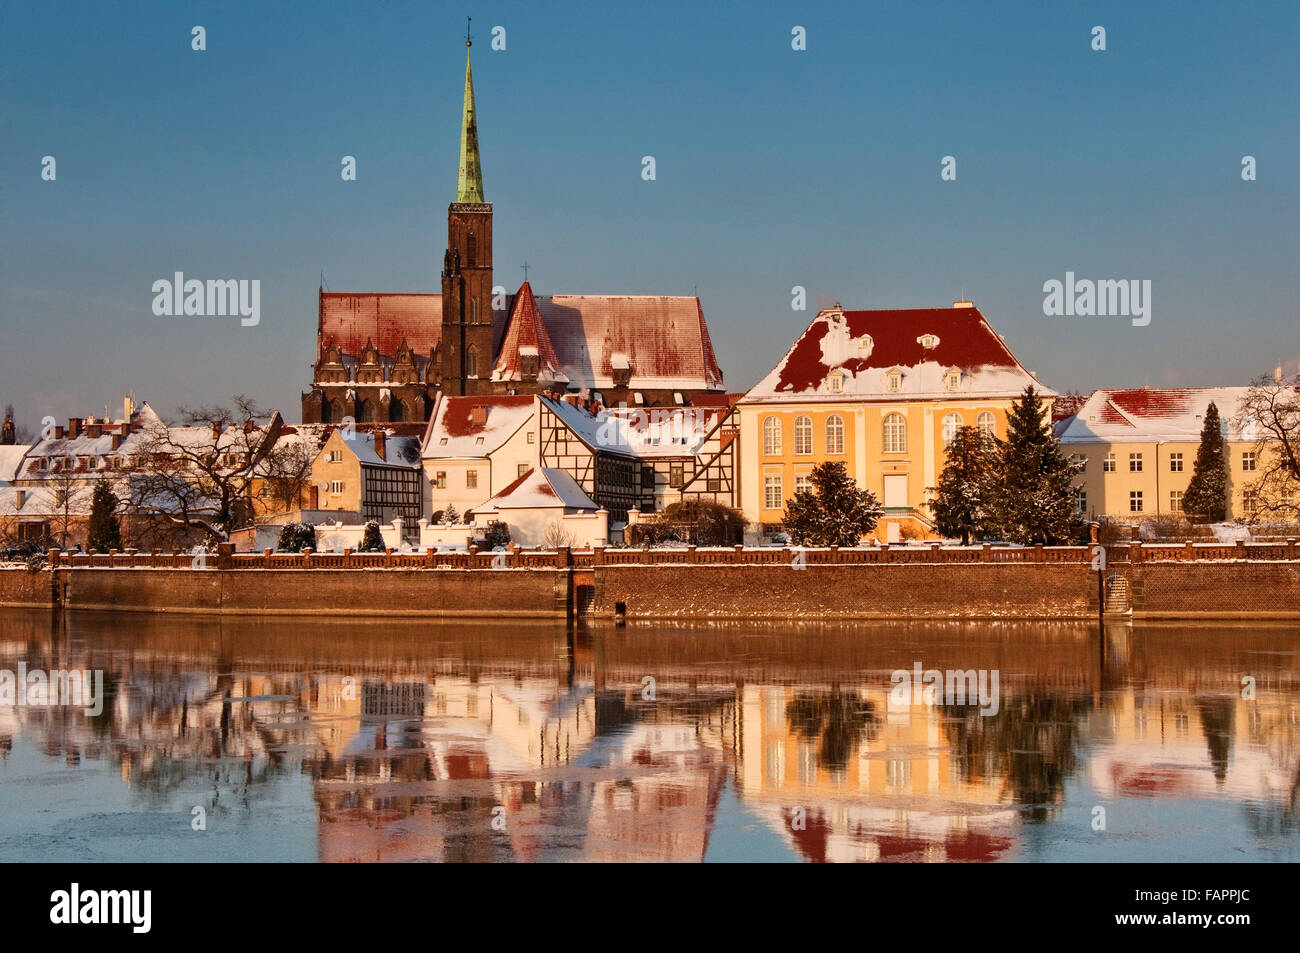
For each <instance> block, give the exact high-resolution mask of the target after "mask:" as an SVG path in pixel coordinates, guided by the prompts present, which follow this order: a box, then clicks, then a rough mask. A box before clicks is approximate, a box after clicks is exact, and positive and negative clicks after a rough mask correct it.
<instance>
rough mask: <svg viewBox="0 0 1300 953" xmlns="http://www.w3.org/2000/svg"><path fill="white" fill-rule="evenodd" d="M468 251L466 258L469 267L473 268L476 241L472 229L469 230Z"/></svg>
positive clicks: (476, 247)
mask: <svg viewBox="0 0 1300 953" xmlns="http://www.w3.org/2000/svg"><path fill="white" fill-rule="evenodd" d="M468 250H469V254H468V255H467V256H466V257H467V259H468V261H469V267H470V268H473V267H474V258H475V255H476V254H477V251H478V241H477V240H476V239H475V237H474V229H472V228H471V229H470V230H469V242H468Z"/></svg>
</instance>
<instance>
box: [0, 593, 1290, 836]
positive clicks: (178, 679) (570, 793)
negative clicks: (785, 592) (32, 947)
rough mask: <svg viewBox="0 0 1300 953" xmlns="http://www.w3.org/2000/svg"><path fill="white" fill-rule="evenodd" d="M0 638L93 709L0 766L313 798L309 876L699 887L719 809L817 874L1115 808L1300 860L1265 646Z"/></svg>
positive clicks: (154, 627)
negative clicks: (941, 682)
mask: <svg viewBox="0 0 1300 953" xmlns="http://www.w3.org/2000/svg"><path fill="white" fill-rule="evenodd" d="M4 618H5V622H6V628H5V633H6V635H5V639H4V641H3V642H0V668H6V669H9V670H16V668H17V666H18V663H19V662H26V664H27V666H28V668H29V669H38V668H39V669H43V670H47V671H49V670H55V669H61V668H62V669H72V668H87V669H94V668H102V669H103V670H104V671H105V689H106V691H105V695H106V701H105V707H104V711H103V713H102V715H100V716H99V717H89V716H87V715H85V714H84V713H82V712H81V711H80V710H79V709H66V708H40V707H29V706H23V705H0V756H3V757H8V752H10V751H11V750H12V749H13V747H14V744H15V740H16V739H19V738H22V739H24V740H26V741H27V742H28V743H30V744H32V745H34V746H36V747H37V748H38V749H39V750H40V751H42V752H43V753H44V755H45V756H46V757H48V758H52V759H53V758H57V759H61V760H63V761H64V762H65V763H66V764H68V765H73V766H85V765H86V764H87V763H90V762H96V763H104V764H108V765H112V766H113V769H114V771H115V773H116V774H118V775H119V776H120V778H121V782H122V783H123V784H124V785H126V786H128V787H129V788H130V789H131V791H132V792H134V793H135V794H136V795H137V796H138V797H139V798H140V799H141V800H142V801H143V802H144V803H146V804H149V805H159V804H163V803H168V801H169V799H171V798H175V797H178V796H180V794H181V793H182V792H183V793H185V794H186V795H187V796H189V795H192V794H193V792H196V791H202V792H203V797H204V798H205V801H204V802H203V803H206V804H207V805H208V806H209V807H210V808H211V809H212V810H215V811H217V812H218V813H221V812H238V811H256V810H258V808H259V804H261V803H264V802H265V801H267V800H268V799H269V798H270V797H271V794H270V792H271V790H272V789H273V788H274V787H275V785H276V784H277V783H280V782H283V781H285V780H286V779H289V778H294V777H306V778H308V779H309V780H310V784H311V790H312V795H311V796H312V798H313V799H314V802H315V816H316V838H317V845H318V852H319V857H320V859H321V860H324V861H336V862H361V861H376V860H380V861H480V862H491V861H564V860H598V861H699V860H702V859H705V858H706V857H708V856H710V844H711V841H712V840H713V839H714V838H715V836H716V835H717V831H718V827H719V812H720V810H722V808H721V807H720V805H721V804H722V799H723V797H724V795H725V794H726V793H727V792H728V791H730V792H731V795H732V796H734V802H735V804H737V805H738V807H732V808H729V810H732V811H738V812H739V815H740V816H741V817H745V818H748V819H749V820H748V821H746V822H745V823H750V822H752V824H753V825H756V826H758V827H762V828H765V829H766V830H767V831H768V832H770V834H771V835H773V836H775V837H776V838H777V839H778V840H779V842H780V843H781V844H783V845H784V849H785V850H786V851H787V852H788V853H789V854H790V855H791V856H794V857H798V858H802V859H806V860H810V861H817V862H821V861H893V860H905V861H992V860H999V859H1014V858H1016V856H1017V853H1018V851H1020V850H1021V849H1022V847H1023V844H1024V841H1025V838H1026V836H1027V832H1028V830H1029V829H1030V828H1032V827H1033V826H1035V825H1044V824H1065V823H1086V820H1084V821H1079V820H1078V818H1077V817H1076V818H1075V819H1074V820H1073V821H1070V820H1068V816H1069V815H1068V812H1069V810H1070V809H1071V808H1080V807H1081V806H1082V807H1083V808H1086V807H1089V806H1091V805H1092V804H1097V803H1100V804H1109V803H1116V802H1121V801H1123V800H1125V799H1134V798H1145V799H1150V798H1168V799H1190V800H1200V799H1222V800H1230V801H1234V802H1237V803H1238V804H1240V806H1241V810H1242V811H1243V812H1244V813H1245V815H1246V819H1247V823H1248V824H1249V825H1250V826H1251V828H1252V829H1254V830H1256V831H1258V832H1260V834H1261V835H1287V836H1290V835H1292V834H1294V833H1295V830H1296V825H1295V822H1294V817H1295V807H1296V798H1297V791H1300V663H1298V662H1297V659H1296V656H1294V655H1293V654H1291V652H1290V649H1289V648H1288V647H1287V646H1288V644H1289V643H1288V639H1289V633H1287V632H1286V631H1284V630H1282V629H1277V630H1269V629H1266V628H1261V627H1259V626H1254V627H1251V628H1243V629H1240V630H1236V629H1225V628H1217V629H1215V630H1213V631H1211V630H1208V629H1198V628H1189V627H1186V626H1143V627H1140V628H1134V627H1132V626H1116V627H1108V628H1107V629H1106V630H1105V631H1104V632H1097V631H1096V629H1095V628H1090V627H1088V626H1082V625H1064V624H1062V625H1050V626H1041V625H1040V626H1026V625H1021V626H1017V625H1016V624H1009V623H1008V624H997V625H993V624H979V625H977V624H963V625H956V624H954V625H932V626H891V627H888V628H887V629H886V628H882V627H873V628H866V629H864V628H857V629H855V628H853V627H850V626H838V627H835V626H828V627H808V628H793V629H791V628H785V629H781V628H771V627H769V628H759V627H744V626H739V625H733V626H725V625H724V626H710V627H690V626H681V627H666V626H659V627H654V628H648V627H647V628H638V627H633V628H629V629H627V630H621V629H604V630H595V631H587V630H582V631H576V632H574V631H568V632H566V631H564V630H556V629H554V628H552V627H549V626H541V625H539V626H536V627H533V628H527V627H523V628H521V627H514V628H512V629H509V630H505V629H500V628H494V627H491V626H478V627H468V626H459V627H457V626H446V625H436V626H432V627H431V626H429V625H428V624H424V623H418V624H417V623H401V622H398V623H392V624H388V625H359V624H349V623H345V622H339V621H336V620H330V621H319V620H298V621H293V622H285V621H279V622H277V623H274V624H270V623H264V622H255V621H251V620H241V621H235V620H230V619H196V620H185V621H183V622H177V621H175V620H168V619H160V618H157V617H151V616H141V617H130V618H131V620H132V624H130V625H124V624H123V619H124V617H122V616H107V615H97V614H94V613H78V614H70V615H65V616H61V617H60V616H53V617H52V616H50V615H48V614H42V613H26V612H12V611H8V610H6V612H5V615H4ZM881 636H886V637H884V638H882V637H881ZM914 662H921V663H923V664H924V665H925V667H926V668H936V669H940V670H943V669H949V668H961V669H996V670H997V671H999V672H1000V673H1001V682H1000V687H1001V693H1000V698H999V705H998V708H997V711H996V712H995V713H992V714H989V713H984V712H981V710H980V709H979V707H977V706H975V705H966V704H947V703H945V700H944V699H942V698H940V699H937V700H933V701H931V702H926V701H924V700H922V699H919V698H918V699H914V700H913V701H912V702H910V703H909V704H907V705H899V704H897V703H896V702H895V701H891V698H890V687H891V682H890V673H891V672H892V671H893V670H894V669H898V668H901V669H910V668H911V667H912V665H913V663H914ZM1247 677H1249V678H1250V679H1253V686H1254V697H1243V691H1242V687H1243V679H1244V678H1247ZM647 680H649V681H647ZM647 685H649V686H650V687H649V688H647ZM1071 792H1073V793H1071ZM1081 792H1082V793H1081ZM1072 798H1073V801H1072ZM1080 798H1082V799H1084V800H1086V801H1087V804H1086V805H1082V804H1081V801H1080Z"/></svg>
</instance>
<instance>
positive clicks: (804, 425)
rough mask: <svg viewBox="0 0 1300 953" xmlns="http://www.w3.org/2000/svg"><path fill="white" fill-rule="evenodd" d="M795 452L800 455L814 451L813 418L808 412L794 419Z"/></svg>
mask: <svg viewBox="0 0 1300 953" xmlns="http://www.w3.org/2000/svg"><path fill="white" fill-rule="evenodd" d="M794 452H795V453H797V454H800V455H803V454H809V453H812V418H811V417H809V416H808V415H807V414H800V415H799V416H798V417H796V418H795V419H794Z"/></svg>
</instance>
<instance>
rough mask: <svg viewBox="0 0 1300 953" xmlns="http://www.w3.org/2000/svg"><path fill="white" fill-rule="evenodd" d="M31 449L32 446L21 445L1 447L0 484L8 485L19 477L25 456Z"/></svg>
mask: <svg viewBox="0 0 1300 953" xmlns="http://www.w3.org/2000/svg"><path fill="white" fill-rule="evenodd" d="M30 449H31V447H30V446H28V445H27V444H21V443H20V444H11V445H7V446H0V483H8V482H9V481H10V480H12V479H13V478H14V476H16V475H17V473H18V467H19V466H20V465H21V464H22V462H23V455H24V454H26V453H27V451H28V450H30Z"/></svg>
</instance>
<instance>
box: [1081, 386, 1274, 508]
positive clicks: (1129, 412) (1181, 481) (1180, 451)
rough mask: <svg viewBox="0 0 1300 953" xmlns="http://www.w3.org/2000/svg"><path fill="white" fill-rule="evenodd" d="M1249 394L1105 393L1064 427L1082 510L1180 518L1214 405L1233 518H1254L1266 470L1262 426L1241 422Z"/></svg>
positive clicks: (1205, 390) (1225, 390)
mask: <svg viewBox="0 0 1300 953" xmlns="http://www.w3.org/2000/svg"><path fill="white" fill-rule="evenodd" d="M1247 390H1248V388H1245V387H1179V388H1166V389H1160V390H1152V389H1150V388H1146V387H1143V388H1140V389H1133V390H1098V391H1093V393H1092V394H1091V395H1090V396H1089V397H1088V399H1087V400H1086V401H1085V402H1084V404H1083V406H1082V407H1080V408H1079V410H1078V412H1077V413H1075V414H1074V416H1072V417H1068V418H1066V419H1065V420H1064V421H1062V422H1061V423H1060V424H1059V425H1058V427H1057V430H1058V433H1059V436H1060V440H1061V449H1062V450H1063V451H1064V453H1065V455H1066V456H1067V457H1069V458H1071V459H1072V460H1074V461H1075V462H1076V463H1082V464H1083V472H1082V473H1081V474H1080V476H1079V477H1078V478H1076V483H1077V484H1079V493H1080V495H1079V498H1078V508H1079V510H1080V511H1081V512H1082V513H1084V514H1086V515H1088V516H1090V517H1097V516H1102V515H1105V516H1111V517H1115V518H1119V519H1126V520H1127V519H1132V520H1142V519H1150V518H1153V517H1157V516H1159V517H1181V516H1182V515H1183V495H1184V494H1185V493H1186V492H1187V484H1188V483H1189V482H1190V481H1191V479H1192V469H1193V467H1192V465H1193V463H1194V462H1195V461H1196V451H1197V448H1198V447H1199V446H1200V443H1201V427H1202V426H1203V424H1204V423H1205V414H1206V411H1207V409H1208V408H1209V405H1210V404H1211V403H1213V404H1214V405H1215V407H1216V408H1217V409H1218V411H1219V420H1220V421H1221V430H1222V433H1223V437H1224V451H1225V455H1226V456H1227V458H1228V512H1227V518H1228V519H1236V518H1238V517H1245V518H1249V517H1250V516H1251V514H1252V511H1253V509H1254V499H1253V496H1252V489H1251V485H1252V484H1253V483H1254V482H1256V480H1257V479H1258V478H1259V477H1260V475H1261V474H1262V472H1263V469H1264V462H1263V460H1262V459H1260V455H1261V454H1262V453H1264V452H1267V451H1265V450H1264V449H1263V448H1262V447H1261V446H1260V443H1259V433H1258V428H1257V427H1252V426H1251V425H1250V423H1249V422H1248V421H1242V420H1240V419H1239V418H1240V406H1241V401H1242V399H1243V398H1244V397H1245V395H1246V391H1247Z"/></svg>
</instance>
